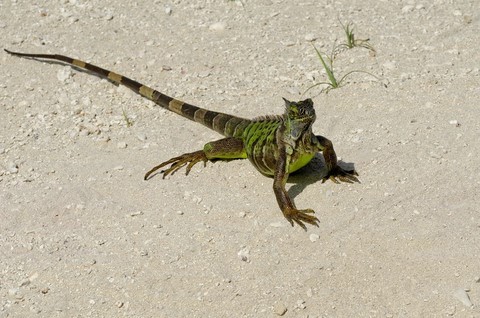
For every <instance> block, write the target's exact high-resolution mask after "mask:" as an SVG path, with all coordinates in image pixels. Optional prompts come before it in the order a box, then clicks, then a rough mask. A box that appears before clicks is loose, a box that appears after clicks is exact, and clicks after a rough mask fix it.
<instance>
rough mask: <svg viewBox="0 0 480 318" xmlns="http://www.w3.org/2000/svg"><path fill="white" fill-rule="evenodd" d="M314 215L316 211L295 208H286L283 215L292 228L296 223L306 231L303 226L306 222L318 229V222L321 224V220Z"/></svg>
mask: <svg viewBox="0 0 480 318" xmlns="http://www.w3.org/2000/svg"><path fill="white" fill-rule="evenodd" d="M314 213H315V211H313V210H312V209H305V210H297V209H294V208H286V209H285V210H284V211H283V215H284V216H285V218H286V219H287V220H288V222H290V224H291V225H292V226H293V224H294V223H293V222H295V223H297V224H298V225H299V226H300V227H301V228H302V229H304V230H305V231H306V230H307V227H306V226H305V224H303V223H304V222H305V223H308V224H311V225H315V226H316V227H318V222H320V220H319V219H318V218H317V217H315V216H313V215H312V214H314Z"/></svg>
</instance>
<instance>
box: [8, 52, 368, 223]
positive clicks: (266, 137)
mask: <svg viewBox="0 0 480 318" xmlns="http://www.w3.org/2000/svg"><path fill="white" fill-rule="evenodd" d="M5 51H6V52H7V53H9V54H12V55H16V56H21V57H27V58H34V59H37V58H40V59H47V60H57V61H62V62H65V63H68V64H71V65H74V66H76V67H78V68H81V69H85V70H88V71H90V72H92V73H94V74H96V75H99V76H102V77H105V78H108V79H109V80H111V81H112V82H114V83H116V84H122V85H125V86H127V87H128V88H130V89H132V90H133V91H134V92H136V93H138V94H140V95H141V96H143V97H145V98H147V99H149V100H151V101H153V102H155V103H156V104H157V105H159V106H161V107H163V108H165V109H168V110H170V111H172V112H174V113H177V114H179V115H181V116H183V117H185V118H188V119H190V120H193V121H195V122H197V123H200V124H203V125H205V126H207V127H208V128H210V129H213V130H215V131H216V132H218V133H220V134H222V135H223V136H225V138H223V139H220V140H216V141H212V142H209V143H207V144H206V145H205V146H204V147H203V150H199V151H195V152H191V153H186V154H183V155H181V156H178V157H175V158H172V159H170V160H168V161H165V162H163V163H161V164H159V165H158V166H155V167H154V168H152V169H151V170H150V171H148V172H147V173H146V174H145V178H144V179H145V180H148V179H149V178H150V177H151V176H153V175H154V174H156V173H157V171H159V170H160V169H161V168H163V167H166V166H169V167H168V168H167V169H166V170H160V172H159V173H160V174H162V175H163V178H165V176H167V175H169V174H174V173H175V172H176V171H177V170H179V169H180V168H182V167H184V166H186V174H188V173H189V172H190V169H191V168H192V167H193V166H194V165H195V164H196V163H198V162H201V161H203V162H204V164H206V162H207V161H214V160H232V159H245V158H248V159H249V160H250V162H251V163H252V164H253V166H254V167H255V168H256V169H257V170H258V171H260V172H261V173H262V174H264V175H266V176H270V177H273V191H274V193H275V196H276V198H277V202H278V205H279V206H280V209H281V210H282V212H283V215H284V216H285V218H286V219H287V220H288V221H289V222H290V224H291V225H292V226H293V225H294V223H297V224H298V225H299V226H301V227H302V228H303V229H305V230H306V226H305V223H308V224H312V225H315V226H318V222H319V220H318V218H316V217H315V216H314V215H313V213H314V211H313V210H312V209H305V210H299V209H297V208H296V207H295V204H294V202H293V200H292V199H291V198H290V196H289V195H288V193H287V191H286V189H285V184H286V182H287V179H288V176H289V174H290V173H292V172H294V171H296V170H298V169H300V168H302V167H303V166H305V165H306V164H308V163H309V162H310V160H311V159H312V158H313V157H314V156H315V154H316V153H317V152H322V153H323V156H324V158H325V163H326V167H327V175H326V176H325V177H324V178H323V181H325V180H327V179H330V180H332V181H334V182H335V183H339V182H340V181H342V182H348V183H353V182H359V181H358V179H357V177H356V175H358V174H357V173H356V172H355V170H343V169H342V168H340V167H339V166H338V165H337V156H336V154H335V151H334V149H333V145H332V143H331V141H330V140H328V139H327V138H325V137H322V136H316V135H314V134H313V132H312V125H313V123H314V121H315V118H316V116H315V110H314V108H313V102H312V100H311V99H306V100H303V101H299V102H291V101H288V100H286V99H284V101H285V113H284V114H283V115H281V116H266V117H259V118H256V119H252V120H249V119H244V118H240V117H236V116H232V115H228V114H224V113H219V112H214V111H210V110H206V109H203V108H200V107H197V106H194V105H191V104H188V103H185V102H182V101H179V100H177V99H175V98H172V97H170V96H167V95H165V94H163V93H160V92H159V91H157V90H154V89H152V88H150V87H148V86H145V85H143V84H141V83H139V82H136V81H134V80H132V79H130V78H128V77H125V76H122V75H120V74H117V73H114V72H112V71H109V70H106V69H103V68H101V67H98V66H95V65H93V64H90V63H86V62H83V61H81V60H77V59H73V58H70V57H67V56H63V55H57V54H25V53H18V52H12V51H8V50H5Z"/></svg>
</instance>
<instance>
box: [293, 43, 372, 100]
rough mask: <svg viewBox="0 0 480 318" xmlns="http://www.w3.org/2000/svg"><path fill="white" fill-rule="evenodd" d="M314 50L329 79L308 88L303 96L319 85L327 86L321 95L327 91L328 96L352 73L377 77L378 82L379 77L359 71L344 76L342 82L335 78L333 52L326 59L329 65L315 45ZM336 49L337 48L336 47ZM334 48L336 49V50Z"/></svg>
mask: <svg viewBox="0 0 480 318" xmlns="http://www.w3.org/2000/svg"><path fill="white" fill-rule="evenodd" d="M312 46H313V48H314V49H315V52H317V56H318V59H319V60H320V62H321V63H322V66H323V68H324V69H325V72H326V73H327V77H328V82H327V81H325V82H319V83H315V84H313V85H312V86H310V87H309V88H307V90H306V91H305V92H303V94H302V95H304V94H306V93H307V92H308V91H309V90H311V89H312V88H314V87H317V86H319V85H327V87H326V88H324V89H322V90H321V92H320V93H322V92H323V91H325V93H326V94H328V92H329V91H330V90H332V89H335V88H339V87H341V86H342V83H343V81H344V80H345V79H346V78H347V76H349V75H350V74H352V73H366V74H368V75H371V76H373V77H375V78H376V79H377V80H378V77H376V76H375V75H373V74H371V73H369V72H367V71H359V70H353V71H350V72H348V73H347V74H345V75H343V76H342V77H341V78H340V80H337V78H336V77H335V73H334V71H333V60H334V57H333V56H334V55H333V52H332V55H331V56H330V57H329V56H326V58H327V59H328V64H327V63H326V62H325V59H324V58H323V56H322V53H320V51H319V50H318V49H317V47H316V46H315V45H313V44H312ZM335 48H336V47H335ZM335 48H334V49H335Z"/></svg>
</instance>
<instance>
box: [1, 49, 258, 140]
mask: <svg viewBox="0 0 480 318" xmlns="http://www.w3.org/2000/svg"><path fill="white" fill-rule="evenodd" d="M4 50H5V52H7V53H9V54H11V55H15V56H21V57H29V58H39V59H47V60H57V61H62V62H65V63H67V64H71V65H73V66H76V67H79V68H81V69H85V70H88V71H91V72H92V73H94V74H96V75H99V76H101V77H105V78H107V79H109V80H111V81H112V82H114V83H116V84H119V85H124V86H126V87H128V88H130V89H131V90H133V91H134V92H135V93H137V94H139V95H141V96H143V97H145V98H148V99H149V100H151V101H153V102H154V103H155V104H157V105H159V106H160V107H163V108H165V109H168V110H170V111H172V112H174V113H176V114H178V115H181V116H183V117H185V118H188V119H190V120H193V121H195V122H197V123H200V124H202V125H204V126H207V127H208V128H210V129H213V130H215V131H216V132H218V133H220V134H222V135H224V136H227V137H231V136H237V135H238V134H239V133H241V131H242V130H243V127H245V126H246V125H247V124H248V123H250V120H248V119H244V118H240V117H236V116H232V115H229V114H224V113H219V112H214V111H210V110H207V109H204V108H201V107H197V106H195V105H191V104H188V103H185V102H182V101H180V100H178V99H175V98H172V97H170V96H167V95H165V94H163V93H161V92H159V91H157V90H155V89H153V88H150V87H148V86H146V85H143V84H141V83H139V82H137V81H134V80H132V79H131V78H128V77H126V76H123V75H120V74H117V73H115V72H112V71H109V70H107V69H104V68H101V67H99V66H96V65H93V64H90V63H87V62H84V61H81V60H77V59H74V58H71V57H68V56H65V55H59V54H29V53H19V52H13V51H9V50H7V49H4ZM237 128H240V129H237Z"/></svg>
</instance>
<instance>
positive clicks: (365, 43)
mask: <svg viewBox="0 0 480 318" xmlns="http://www.w3.org/2000/svg"><path fill="white" fill-rule="evenodd" d="M338 22H340V24H341V25H342V28H343V31H344V32H345V35H346V36H347V42H346V43H342V44H339V45H337V46H336V47H335V49H334V51H335V52H336V53H335V55H334V56H336V55H337V54H339V53H340V52H342V51H343V50H344V49H353V48H354V47H363V48H365V49H368V50H370V51H372V52H373V53H375V52H376V51H375V49H374V48H373V46H372V45H371V44H370V42H369V41H370V39H355V34H354V33H353V23H352V22H348V23H347V24H343V23H342V21H340V20H339V21H338Z"/></svg>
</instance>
